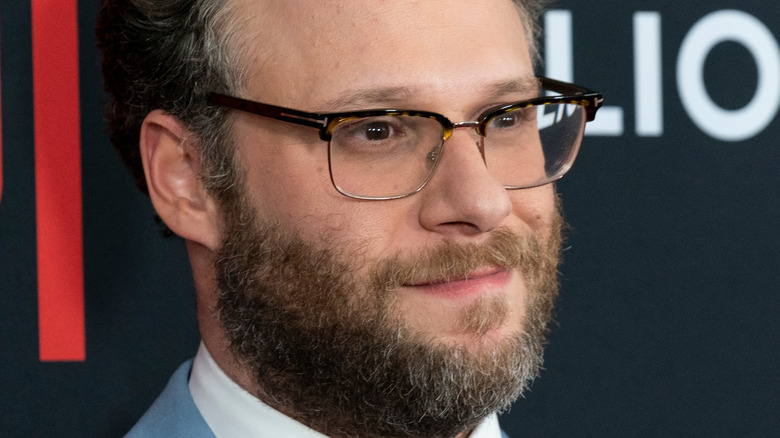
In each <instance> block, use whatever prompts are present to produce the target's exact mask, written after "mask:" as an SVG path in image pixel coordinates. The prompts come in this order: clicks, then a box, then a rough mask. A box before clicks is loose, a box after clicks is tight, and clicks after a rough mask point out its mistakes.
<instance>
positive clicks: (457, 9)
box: [234, 0, 533, 111]
mask: <svg viewBox="0 0 780 438" xmlns="http://www.w3.org/2000/svg"><path fill="white" fill-rule="evenodd" d="M237 1H239V2H240V4H239V7H238V8H237V9H236V10H235V12H234V13H237V14H240V16H241V17H243V19H242V20H239V21H238V22H237V23H238V24H237V25H238V26H239V28H240V30H239V33H240V34H241V35H242V40H243V44H242V46H243V47H242V50H241V52H242V53H240V56H241V57H242V58H243V59H245V60H247V69H248V70H247V72H246V73H247V74H246V76H245V83H244V88H245V90H243V91H244V92H245V94H246V95H247V97H251V98H255V99H258V100H262V101H264V102H268V103H274V104H278V105H286V106H295V107H298V108H301V109H308V110H312V111H323V110H331V111H332V110H345V109H349V108H332V107H328V106H331V104H332V103H333V102H343V96H345V95H349V94H354V93H355V92H358V93H359V92H361V91H362V90H369V92H368V94H370V90H390V89H398V90H400V91H402V93H399V96H401V97H403V98H405V99H406V98H408V99H410V101H413V100H415V99H419V100H425V99H430V98H432V97H433V96H434V95H436V94H444V93H447V94H449V95H451V96H452V95H457V94H458V93H467V92H468V90H473V89H475V88H480V87H483V86H489V85H490V84H495V83H501V82H507V81H513V80H518V79H523V78H527V77H531V76H533V66H532V65H531V60H530V56H529V53H528V43H527V41H526V39H525V33H524V29H523V25H522V22H521V19H520V16H519V14H518V12H517V10H516V9H515V6H514V4H513V3H512V1H511V0H422V1H403V0H321V1H316V2H314V1H306V0H237ZM378 94H381V93H378Z"/></svg>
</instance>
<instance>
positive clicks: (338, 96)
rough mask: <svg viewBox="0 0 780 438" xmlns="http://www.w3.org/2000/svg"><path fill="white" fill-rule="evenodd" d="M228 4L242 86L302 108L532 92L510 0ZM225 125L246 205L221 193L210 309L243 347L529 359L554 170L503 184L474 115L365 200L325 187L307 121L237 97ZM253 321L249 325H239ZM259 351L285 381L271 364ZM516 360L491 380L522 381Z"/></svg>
mask: <svg viewBox="0 0 780 438" xmlns="http://www.w3.org/2000/svg"><path fill="white" fill-rule="evenodd" d="M237 14H239V15H240V16H241V17H242V20H241V26H242V28H243V31H242V33H243V34H244V36H248V38H249V40H248V43H247V44H246V47H245V48H249V50H248V52H247V53H246V54H245V55H244V56H245V57H246V58H247V59H249V60H250V61H249V65H250V75H249V76H248V77H247V81H246V85H245V89H244V90H241V97H245V98H249V99H253V100H258V101H262V102H266V103H270V104H275V105H281V106H286V107H291V108H296V109H301V110H305V111H313V112H338V111H349V110H361V109H372V108H399V109H415V110H425V111H431V112H438V113H441V114H444V115H445V116H447V117H448V118H450V120H453V121H462V120H474V119H475V117H476V116H477V115H478V114H480V113H481V112H482V111H483V110H485V109H486V108H489V107H493V106H496V105H500V104H503V103H509V102H513V101H518V100H522V99H525V98H529V97H533V96H534V93H535V92H536V90H535V89H528V88H526V87H523V86H522V84H527V83H528V82H529V81H530V80H531V79H532V78H533V68H532V63H531V59H530V56H529V52H528V44H527V41H526V39H525V36H524V29H523V26H522V22H521V19H520V17H519V15H518V13H517V11H516V10H515V8H514V6H513V4H512V3H511V2H510V1H509V0H499V1H487V0H481V1H476V0H474V1H466V0H435V1H432V0H428V1H417V2H412V1H392V2H390V1H366V0H355V1H344V0H339V1H321V2H316V4H315V5H314V6H313V5H312V3H311V2H304V1H298V0H285V1H275V2H254V1H249V0H246V1H245V2H244V4H243V5H242V7H241V9H240V10H239V11H237ZM234 134H235V141H236V144H237V152H236V154H237V155H236V163H237V164H238V166H240V167H241V170H242V171H244V178H243V181H242V186H241V189H240V190H239V191H240V192H241V193H240V195H241V202H244V203H245V205H237V204H236V205H230V206H226V207H227V209H228V210H230V213H228V214H226V216H225V218H224V220H225V230H226V236H225V237H224V239H223V245H222V248H221V250H220V254H219V257H218V263H217V268H218V276H219V277H220V286H221V290H222V298H221V302H220V306H221V309H222V315H221V317H222V318H223V323H225V324H226V329H227V331H228V337H229V339H230V340H231V341H232V342H233V344H234V346H236V345H237V344H241V343H243V344H244V345H243V346H239V347H237V348H236V349H237V351H239V354H240V355H243V356H244V357H242V359H243V360H244V361H248V362H250V361H264V362H269V361H270V362H275V363H276V367H277V371H278V372H281V373H283V372H284V369H283V367H287V366H295V365H294V364H295V363H298V362H301V360H304V359H302V357H318V358H319V359H316V360H314V362H312V363H310V364H309V365H310V368H311V369H312V370H316V369H320V370H330V371H326V373H327V372H331V371H332V372H333V373H337V370H336V369H335V368H339V367H342V368H343V367H347V368H349V364H352V363H360V362H362V363H363V365H364V367H365V365H368V364H369V363H370V362H371V360H369V359H368V356H369V355H371V354H373V355H374V356H372V357H373V358H374V359H376V357H377V356H378V357H380V358H381V357H388V358H389V357H390V356H393V354H395V351H396V350H397V351H401V352H402V353H401V354H400V356H403V357H405V359H403V360H406V362H401V363H399V364H397V365H398V366H407V367H413V366H416V365H413V364H414V363H415V362H414V361H415V359H414V357H419V358H422V360H423V361H427V362H429V363H433V364H437V366H439V365H441V366H440V367H439V368H442V367H446V366H447V365H446V363H450V364H452V363H455V364H456V365H453V366H454V367H455V368H458V367H460V368H462V369H467V368H480V367H482V368H484V370H486V371H487V372H489V373H490V372H493V373H496V374H501V373H503V374H506V373H508V372H510V371H511V370H510V371H508V370H509V369H511V368H513V367H514V368H518V367H523V366H526V365H523V364H521V363H520V362H522V359H523V358H522V357H520V356H522V353H517V351H516V350H518V349H521V348H530V347H528V346H527V344H528V342H531V341H528V340H527V339H525V338H524V335H526V334H527V333H526V332H529V331H533V332H534V333H533V335H534V336H536V338H535V339H534V340H532V342H531V343H535V344H536V345H537V346H538V345H540V344H541V343H542V341H541V340H540V339H538V338H539V337H541V336H542V335H543V332H544V326H545V324H546V322H547V321H548V319H549V311H550V305H549V303H550V302H551V300H552V299H553V297H554V294H555V267H556V264H557V251H558V243H559V237H560V232H559V226H560V218H559V216H558V214H557V207H556V202H555V194H554V189H553V187H552V186H551V185H546V186H542V187H539V188H534V189H526V190H515V191H507V190H505V189H504V188H503V186H502V185H501V184H500V183H499V182H498V181H497V180H495V179H494V178H492V177H491V174H490V171H489V169H487V168H486V167H485V163H484V161H483V160H482V157H481V155H480V152H479V149H478V148H477V146H476V137H475V136H476V134H475V133H474V132H473V130H471V131H469V130H465V129H459V130H457V131H455V133H454V134H453V136H452V137H451V138H450V139H449V140H448V141H447V142H446V143H445V145H444V150H443V155H442V158H441V162H440V163H439V165H438V168H437V170H436V173H435V174H434V175H433V178H432V179H431V180H430V182H429V183H428V184H427V186H426V187H425V188H424V189H423V190H422V191H421V192H420V193H418V194H415V195H413V196H410V197H407V198H402V199H397V200H391V201H361V200H355V199H351V198H347V197H345V196H343V195H341V194H339V193H338V192H337V191H336V190H335V189H334V187H333V186H332V184H331V182H330V177H329V171H328V156H327V144H326V143H325V142H323V141H321V140H320V139H319V138H318V136H317V133H316V130H314V129H311V128H306V127H299V126H295V125H290V124H287V123H283V122H279V121H275V120H268V119H264V118H261V117H257V116H253V115H249V114H243V113H239V112H236V113H235V115H234ZM236 297H238V298H236ZM260 320H263V321H264V322H261V321H260ZM280 322H284V324H279V323H280ZM250 326H256V327H260V329H259V330H255V332H256V333H252V335H251V336H250V335H248V334H247V333H242V331H243V330H250V331H251V329H249V328H248V327H250ZM274 327H275V328H274ZM534 327H535V328H534ZM263 330H266V331H268V332H274V331H276V332H279V333H275V334H274V333H263ZM282 332H284V333H282ZM277 335H278V339H275V341H277V342H281V341H280V339H284V342H285V343H286V344H291V343H297V344H299V345H298V347H295V346H289V345H288V347H289V348H290V349H291V350H285V351H286V353H282V352H280V353H278V356H279V357H276V358H269V355H273V354H274V353H273V352H270V353H269V351H270V350H271V349H268V348H267V347H266V350H268V351H266V353H263V352H258V351H255V350H258V349H259V348H260V347H257V344H262V343H264V342H265V343H266V344H267V343H268V341H267V340H258V339H254V338H253V337H252V336H256V337H263V336H270V337H272V338H273V337H274V336H277ZM324 338H328V340H324ZM331 338H332V339H335V341H333V342H332V343H331V344H332V345H330V346H329V347H328V346H327V345H328V344H329V342H330V339H331ZM399 339H400V341H399ZM523 339H525V340H523ZM396 341H398V342H396ZM349 342H351V343H352V344H365V345H366V346H367V347H366V348H365V349H361V347H360V345H357V346H355V345H345V344H347V343H349ZM524 342H525V343H524ZM390 343H392V348H390V349H391V350H393V351H388V348H387V347H386V345H387V344H390ZM337 344H338V345H337ZM252 345H254V346H252ZM301 345H306V347H301ZM323 345H326V346H325V347H323ZM296 348H297V350H296ZM307 348H308V350H307ZM328 348H330V350H328ZM253 349H254V350H253ZM318 349H319V350H318ZM531 349H532V350H533V348H531ZM367 350H370V352H369V353H367V352H366V351H367ZM307 351H308V352H309V353H308V354H307ZM327 351H330V353H331V354H342V355H344V357H339V358H338V360H340V361H343V364H341V365H339V364H338V363H337V364H336V365H333V364H330V366H329V365H328V364H326V363H323V362H327V359H325V358H324V354H320V355H319V356H317V354H315V352H316V353H322V352H327ZM527 353H528V352H525V353H524V354H527ZM285 354H286V355H288V356H290V357H293V358H294V359H295V360H289V359H290V357H288V358H285V357H282V356H285ZM296 354H297V356H296ZM429 354H432V356H430V357H429V356H426V355H429ZM534 354H539V352H538V351H536V352H534ZM361 355H363V356H361ZM298 356H300V357H298ZM348 356H350V357H348ZM285 360H288V362H289V363H287V364H286V365H284V364H285ZM388 360H390V359H388ZM398 360H399V361H402V359H398ZM539 360H540V358H534V359H532V360H530V361H531V362H533V363H534V364H535V366H538V361H539ZM317 361H319V362H317ZM379 362H380V363H381V361H379ZM526 362H528V361H526ZM264 365H265V367H264ZM377 366H381V365H377ZM356 367H358V368H359V364H358V365H356ZM420 367H423V365H420ZM256 368H257V371H258V374H262V373H263V372H265V373H266V375H267V376H269V379H270V378H271V377H273V378H277V377H278V379H276V380H277V381H282V380H284V376H276V375H274V371H271V370H273V369H274V366H273V365H268V364H267V363H266V364H258V366H257V367H256ZM531 368H533V367H531ZM402 371H405V370H402ZM429 371H430V370H429ZM349 372H350V373H362V372H368V371H366V370H359V369H358V370H355V369H349ZM535 372H536V371H535V369H526V370H525V373H526V374H530V375H533V374H534V373H535ZM388 373H389V372H388ZM431 373H432V372H431ZM431 373H429V374H431ZM385 374H387V373H385ZM401 374H403V372H402V373H401ZM491 375H492V374H491ZM404 376H406V374H403V376H398V378H399V379H404V378H406V379H407V380H409V379H408V377H404ZM364 377H365V376H355V377H354V378H355V379H356V380H358V379H363V378H364ZM430 377H431V378H433V377H432V376H430ZM440 377H442V376H440ZM528 377H529V376H528V375H524V376H521V377H520V378H519V380H520V382H518V377H517V376H512V377H507V378H506V379H507V380H501V379H499V378H496V379H495V380H496V382H505V381H506V382H509V383H511V384H513V385H515V386H517V387H518V388H519V387H520V386H522V384H524V383H526V382H525V380H527V378H528ZM323 378H324V379H327V378H328V377H327V376H324V377H323ZM372 378H373V377H372V376H368V377H365V380H367V381H372V382H375V381H373V380H371V379H372ZM442 378H446V377H442ZM470 378H471V379H472V380H473V376H471V377H470ZM258 379H262V377H258ZM314 380H315V381H313V382H308V383H307V384H309V385H313V386H316V385H317V383H316V379H314ZM323 382H324V380H323ZM342 383H343V382H342ZM329 384H330V385H331V386H333V385H336V383H334V382H333V381H329ZM458 384H459V385H465V384H466V383H464V382H459V383H458ZM260 385H261V386H264V385H268V382H267V381H266V382H261V383H260ZM425 385H426V384H425V383H421V386H425ZM481 385H482V386H483V387H484V386H489V385H486V384H484V383H482V384H481ZM358 386H359V385H357V386H356V388H357V387H358ZM373 386H374V387H376V383H374V384H373ZM390 386H392V385H388V387H390ZM418 386H420V385H418ZM473 386H474V387H475V388H476V390H475V391H477V392H479V391H478V390H479V387H480V384H476V383H474V385H473ZM285 389H286V391H287V392H289V391H291V389H290V388H285ZM298 389H299V390H302V388H298ZM342 389H343V392H344V393H346V392H347V391H348V388H347V389H344V388H342ZM355 390H356V389H355ZM323 391H325V390H323ZM388 391H390V389H388ZM265 392H266V393H265V395H266V396H269V395H270V396H271V397H279V394H274V393H272V392H273V390H271V389H268V388H266V389H265ZM269 392H270V393H271V394H268V393H269ZM325 392H327V391H325ZM510 392H512V395H517V388H515V389H513V390H512V391H510ZM334 397H339V395H338V394H335V395H334ZM342 397H343V394H342ZM388 397H389V396H388ZM264 398H266V399H267V398H268V397H264ZM277 403H278V404H279V405H281V406H282V407H283V406H284V405H285V404H300V400H298V399H296V398H295V397H294V396H290V398H289V399H288V400H284V399H279V400H277ZM405 403H409V402H408V401H406V402H405ZM501 403H505V401H503V402H501ZM486 404H487V402H486ZM491 406H492V405H491ZM498 407H500V406H497V407H494V409H495V408H498ZM483 414H484V413H483ZM430 415H433V414H430ZM472 415H477V414H475V413H473V414H472ZM412 416H414V414H412ZM482 416H484V415H482ZM459 421H461V422H462V423H463V424H473V419H460V420H459ZM429 432H430V431H429Z"/></svg>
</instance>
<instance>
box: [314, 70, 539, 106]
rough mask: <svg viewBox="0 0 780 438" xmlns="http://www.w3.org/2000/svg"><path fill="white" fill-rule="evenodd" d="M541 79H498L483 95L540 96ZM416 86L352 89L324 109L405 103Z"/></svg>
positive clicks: (495, 96)
mask: <svg viewBox="0 0 780 438" xmlns="http://www.w3.org/2000/svg"><path fill="white" fill-rule="evenodd" d="M539 87H540V84H539V79H538V78H535V77H523V78H517V79H509V80H505V81H497V82H494V83H490V84H487V85H485V86H483V87H482V93H481V94H482V95H483V96H484V97H485V99H486V100H492V99H498V98H501V97H503V96H506V95H509V94H524V95H528V97H527V98H529V99H530V98H534V97H538V92H539ZM418 90H419V89H418V88H416V87H379V88H367V89H359V90H350V91H347V92H346V93H344V94H342V95H340V96H338V97H336V98H335V99H332V100H329V101H326V102H325V104H324V105H323V106H324V109H327V110H335V111H343V110H344V109H345V108H347V109H367V108H371V107H377V106H388V105H395V106H398V105H402V106H408V105H404V102H409V101H410V100H411V99H412V97H413V96H415V95H416V94H419V91H418Z"/></svg>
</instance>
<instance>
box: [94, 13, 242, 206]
mask: <svg viewBox="0 0 780 438" xmlns="http://www.w3.org/2000/svg"><path fill="white" fill-rule="evenodd" d="M227 3H228V1H226V0H166V1H158V0H103V1H102V2H101V7H100V12H99V14H98V19H97V25H96V27H95V33H96V35H97V38H98V48H100V49H101V51H102V53H103V63H102V69H103V77H104V89H105V91H106V92H107V93H108V102H107V105H106V114H107V117H108V124H109V128H110V131H111V141H112V143H113V145H114V147H115V148H116V149H117V151H118V152H119V155H120V156H121V157H122V160H123V162H124V164H125V166H127V167H128V168H129V169H130V171H131V172H132V174H133V176H134V177H135V180H136V184H137V185H138V187H139V188H140V189H141V191H143V192H145V193H148V189H147V187H146V181H145V178H144V174H143V168H142V165H141V157H140V152H139V148H138V144H139V140H140V130H141V124H142V123H143V120H144V118H145V117H146V115H147V114H149V113H150V112H151V111H153V110H155V109H161V110H163V111H165V112H166V113H168V114H171V115H172V116H174V117H176V118H177V119H179V120H180V121H181V122H182V123H183V124H184V125H185V126H186V127H187V128H188V129H189V130H190V131H191V132H192V133H193V135H194V137H195V138H193V139H191V140H193V141H194V143H195V144H196V146H197V147H198V148H199V149H200V151H201V154H202V163H203V169H202V173H203V177H204V183H205V186H206V188H207V189H208V190H210V191H211V192H212V193H216V194H220V193H225V189H226V188H227V187H229V186H230V185H231V184H233V183H234V181H235V175H234V170H233V165H232V163H231V159H232V155H233V153H232V147H231V145H232V142H231V141H230V134H229V121H228V118H227V111H226V110H224V109H221V108H219V107H216V106H212V105H209V104H208V102H207V98H208V94H209V93H211V92H219V93H231V92H233V91H234V90H236V89H237V88H238V87H239V85H240V83H241V76H240V75H241V72H242V71H243V70H244V69H243V68H241V64H240V59H238V58H237V57H236V56H235V52H237V51H231V50H230V47H231V44H233V43H234V41H233V40H234V39H235V36H234V33H235V29H237V26H235V25H234V24H233V23H232V20H233V14H231V11H230V8H229V7H226V5H227ZM226 148H227V149H228V150H225V149H226Z"/></svg>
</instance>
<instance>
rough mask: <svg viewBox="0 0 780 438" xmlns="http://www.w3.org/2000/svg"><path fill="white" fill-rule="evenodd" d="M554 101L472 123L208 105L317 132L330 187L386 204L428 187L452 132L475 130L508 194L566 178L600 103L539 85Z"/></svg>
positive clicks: (582, 92) (554, 85) (509, 108)
mask: <svg viewBox="0 0 780 438" xmlns="http://www.w3.org/2000/svg"><path fill="white" fill-rule="evenodd" d="M539 84H540V96H541V95H543V94H542V93H543V92H544V91H547V92H552V93H557V95H553V96H548V97H538V98H534V99H529V100H524V101H520V102H516V103H511V104H508V105H502V106H498V107H494V108H491V109H489V110H487V111H485V112H483V113H482V114H481V115H480V116H479V117H478V118H477V120H475V121H466V122H457V123H453V122H451V121H450V120H449V119H447V118H446V117H445V116H443V115H441V114H436V113H431V112H427V111H407V110H396V109H378V110H367V111H349V112H340V113H324V114H319V113H309V112H304V111H298V110H294V109H290V108H284V107H280V106H275V105H268V104H265V103H260V102H254V101H251V100H246V99H240V98H237V97H232V96H226V95H224V94H211V95H210V96H209V103H211V104H214V105H219V106H224V107H228V108H233V109H237V110H241V111H245V112H248V113H252V114H256V115H259V116H263V117H268V118H271V119H275V120H281V121H284V122H288V123H294V124H297V125H303V126H310V127H313V128H317V129H319V136H320V139H322V140H323V141H326V142H328V163H329V167H330V178H331V181H332V183H333V186H334V187H335V188H336V190H338V191H339V192H340V193H342V194H343V195H345V196H348V197H350V198H357V199H373V200H387V199H397V198H403V197H406V196H410V195H413V194H415V193H417V192H419V191H420V190H422V188H423V187H425V185H426V184H427V183H428V181H430V180H431V177H432V176H433V173H434V171H435V170H436V168H437V166H438V165H439V162H440V161H441V157H442V154H443V153H444V142H445V141H446V140H447V139H448V138H450V136H452V133H453V131H454V130H455V129H457V128H473V129H475V130H476V132H477V134H478V135H479V139H478V141H477V147H478V148H479V150H480V153H481V154H482V159H483V160H484V162H485V165H486V166H487V169H488V171H489V172H490V174H491V175H492V176H493V177H494V178H496V179H497V180H498V181H500V182H501V183H502V184H503V185H504V187H506V188H507V189H526V188H532V187H538V186H541V185H544V184H548V183H551V182H553V181H556V180H558V179H560V178H561V177H562V176H563V175H564V174H566V172H568V171H569V169H570V168H571V166H572V164H573V163H574V159H575V158H576V156H577V152H578V151H579V147H580V144H581V143H582V136H583V133H584V132H585V123H586V122H589V121H592V120H593V119H594V118H595V117H596V111H597V110H598V109H599V108H600V107H601V105H602V102H603V98H602V95H601V94H600V93H596V92H593V91H591V90H588V89H586V88H582V87H580V86H577V85H574V84H568V83H565V82H560V81H556V80H552V79H548V78H540V79H539Z"/></svg>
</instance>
